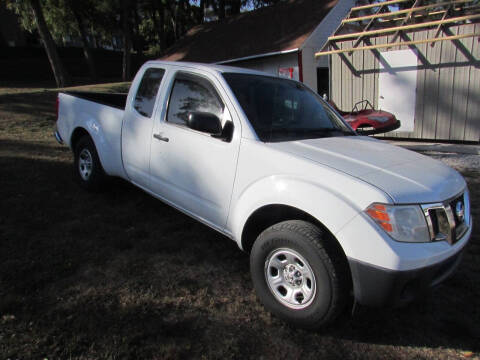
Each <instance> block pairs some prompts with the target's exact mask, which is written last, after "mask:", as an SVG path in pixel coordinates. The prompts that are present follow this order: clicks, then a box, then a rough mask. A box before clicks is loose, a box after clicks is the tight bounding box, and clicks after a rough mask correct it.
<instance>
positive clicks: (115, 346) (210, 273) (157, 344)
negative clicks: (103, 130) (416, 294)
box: [0, 141, 480, 358]
mask: <svg viewBox="0 0 480 360" xmlns="http://www.w3.org/2000/svg"><path fill="white" fill-rule="evenodd" d="M52 148H55V147H52ZM8 149H9V152H8V154H7V152H6V151H5V150H8ZM0 150H2V151H1V152H0V168H1V169H2V172H1V173H0V196H1V199H2V202H1V204H0V209H1V214H2V216H1V219H0V237H1V238H2V241H1V242H0V314H13V315H15V317H16V319H17V320H16V322H15V323H13V322H12V323H6V326H7V328H9V329H10V328H12V329H17V330H16V331H20V329H25V328H29V327H30V328H31V331H30V332H28V334H26V335H25V336H27V337H28V339H29V342H30V343H31V344H32V345H31V349H32V354H33V355H32V356H34V354H39V355H41V356H43V354H44V353H45V349H46V348H52V349H54V350H52V354H53V355H55V356H58V357H66V356H67V355H68V354H69V353H68V351H70V353H73V354H75V353H76V354H82V353H84V352H85V351H86V350H87V348H88V346H93V348H94V349H95V351H96V353H97V354H102V355H105V356H106V354H109V353H110V354H117V355H118V356H127V357H128V356H138V357H147V356H149V355H150V356H152V354H157V355H158V354H164V355H165V356H166V357H168V356H170V357H175V358H178V357H191V356H193V357H195V356H198V357H199V356H201V355H204V354H206V355H207V357H224V356H226V355H227V354H230V355H232V354H244V355H245V357H259V356H264V357H265V358H274V357H276V356H279V355H282V354H283V355H284V357H293V358H298V357H306V358H310V357H313V356H319V357H322V354H323V355H324V357H325V356H330V357H337V356H342V357H345V358H363V357H382V356H383V355H385V356H389V354H390V355H391V351H392V349H393V348H392V347H393V346H404V347H422V348H424V347H427V348H432V349H436V348H451V349H454V350H472V351H480V346H479V344H480V341H479V339H480V328H479V323H480V321H479V320H480V313H479V309H480V300H479V299H480V289H479V288H478V284H479V283H480V275H479V274H480V271H479V265H478V263H477V261H476V260H475V257H476V256H477V255H478V254H479V253H480V251H479V247H480V241H479V237H478V235H475V236H474V237H473V238H472V244H471V246H470V249H469V250H471V251H470V252H469V253H467V255H466V256H465V258H464V261H463V264H462V265H461V267H460V268H459V270H458V271H457V273H455V275H454V276H453V278H451V279H450V280H449V281H448V282H446V283H445V284H444V285H442V286H440V287H439V288H437V289H435V290H434V291H433V293H432V294H431V295H430V296H428V297H426V298H424V299H422V300H421V301H417V302H415V303H413V304H411V305H409V306H408V307H406V308H402V309H394V310H385V309H384V310H377V309H367V308H363V307H360V308H359V309H357V310H356V311H355V313H354V315H353V317H350V316H348V315H345V317H344V318H343V319H341V320H342V321H341V323H339V324H337V325H335V326H332V327H330V328H327V329H325V330H323V331H321V332H311V331H304V330H298V329H293V328H291V327H289V326H287V325H285V324H284V323H283V322H281V321H280V320H278V319H276V318H274V317H272V316H270V315H269V314H268V313H267V312H266V311H265V310H264V309H263V307H262V306H261V304H260V303H259V301H258V300H257V298H256V296H255V295H254V292H253V288H252V283H251V281H250V275H249V264H248V255H247V254H244V253H242V252H241V251H240V250H238V248H237V246H236V244H235V243H234V242H232V241H230V240H229V239H227V238H225V237H224V236H222V235H220V234H218V233H216V232H215V231H213V230H211V229H209V228H207V227H206V226H204V225H202V224H200V223H198V222H196V221H195V220H192V219H190V218H189V217H187V216H185V215H183V214H182V213H180V212H178V211H176V210H174V209H173V208H171V207H169V206H167V205H165V204H163V203H161V202H160V201H158V200H155V199H153V198H152V197H151V196H149V195H147V194H145V193H144V192H142V191H141V190H138V189H137V188H135V187H133V186H132V185H130V184H128V183H126V182H124V181H121V180H113V181H112V182H111V183H110V184H109V186H108V188H107V189H106V191H105V192H103V193H99V194H91V193H87V192H85V191H84V190H82V189H81V188H79V187H78V186H77V185H76V184H75V183H74V182H73V181H72V175H71V174H72V171H71V157H70V154H69V153H68V152H62V151H59V152H56V153H53V154H52V155H51V156H50V157H44V158H34V157H33V156H34V154H35V151H37V152H40V153H42V154H44V155H45V154H47V153H48V152H49V147H48V146H46V147H45V148H36V145H27V144H22V143H21V142H18V143H16V142H14V141H10V142H8V143H6V142H2V147H0ZM471 181H475V183H472V184H471V186H470V188H471V191H472V205H473V208H474V213H478V203H479V197H478V194H477V189H476V188H475V184H478V180H471ZM477 218H478V216H477ZM475 225H476V226H478V225H479V224H478V221H477V223H476V224H475ZM30 322H31V323H32V324H33V325H29V323H30ZM88 344H90V345H88ZM92 344H93V345H92ZM374 345H386V346H387V347H386V349H383V348H382V347H380V348H379V347H378V346H374ZM382 349H383V350H382ZM169 354H170V355H169ZM382 354H383V355H382ZM415 354H416V353H415V352H412V353H411V355H412V356H414V355H415ZM102 355H100V356H102ZM283 355H282V356H283ZM415 356H416V355H415Z"/></svg>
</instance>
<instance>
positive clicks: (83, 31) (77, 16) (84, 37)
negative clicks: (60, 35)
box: [67, 0, 97, 80]
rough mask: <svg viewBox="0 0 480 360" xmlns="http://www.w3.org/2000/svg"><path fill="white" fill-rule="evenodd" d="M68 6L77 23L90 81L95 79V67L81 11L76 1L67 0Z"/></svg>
mask: <svg viewBox="0 0 480 360" xmlns="http://www.w3.org/2000/svg"><path fill="white" fill-rule="evenodd" d="M67 1H68V5H69V7H70V11H71V12H72V14H73V16H74V18H75V21H76V23H77V27H78V33H79V34H80V39H81V40H82V47H83V54H84V56H85V60H86V61H87V64H88V68H89V70H90V77H91V78H92V80H96V79H97V70H96V67H95V62H94V60H93V53H92V50H91V49H90V46H89V44H88V36H87V30H86V28H85V22H84V21H83V14H82V13H81V10H80V9H79V6H78V5H79V3H78V1H75V0H67Z"/></svg>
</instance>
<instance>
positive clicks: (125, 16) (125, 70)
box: [122, 0, 132, 81]
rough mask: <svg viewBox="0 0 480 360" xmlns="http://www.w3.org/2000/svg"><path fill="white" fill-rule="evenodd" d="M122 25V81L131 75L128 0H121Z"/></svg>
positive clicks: (130, 35) (130, 36)
mask: <svg viewBox="0 0 480 360" xmlns="http://www.w3.org/2000/svg"><path fill="white" fill-rule="evenodd" d="M122 6H123V11H122V23H123V24H122V25H123V64H122V79H123V81H128V80H130V76H131V62H132V57H131V50H132V29H131V24H130V21H129V19H130V0H123V2H122Z"/></svg>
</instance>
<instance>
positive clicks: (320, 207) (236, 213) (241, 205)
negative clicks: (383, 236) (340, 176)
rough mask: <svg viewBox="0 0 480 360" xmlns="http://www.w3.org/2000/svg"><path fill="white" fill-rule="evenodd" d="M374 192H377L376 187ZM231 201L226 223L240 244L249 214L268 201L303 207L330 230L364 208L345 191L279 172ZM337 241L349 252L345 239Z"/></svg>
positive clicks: (336, 230) (268, 203)
mask: <svg viewBox="0 0 480 360" xmlns="http://www.w3.org/2000/svg"><path fill="white" fill-rule="evenodd" d="M370 191H372V192H374V191H373V190H370ZM375 193H376V194H378V192H377V191H375ZM259 194H261V195H262V196H259ZM376 197H378V195H377V196H376ZM233 204H234V207H233V208H232V211H231V216H230V217H229V219H228V223H227V227H228V228H229V229H231V231H232V234H233V238H234V239H235V241H237V244H238V245H239V247H240V248H241V247H242V246H241V239H242V231H243V228H244V226H245V224H246V222H247V220H248V218H249V217H250V215H251V214H253V213H254V212H255V211H256V210H257V209H259V208H261V207H264V206H267V205H288V206H291V207H294V208H297V209H299V210H302V211H304V212H306V213H308V214H310V215H311V216H313V217H314V218H316V219H317V220H318V221H319V222H320V223H322V224H323V225H324V226H325V227H326V228H327V229H328V230H329V231H330V232H331V233H332V234H335V233H337V232H338V231H340V230H341V229H342V228H343V227H344V226H345V225H346V224H348V222H350V221H351V220H352V219H353V218H354V217H355V216H356V215H357V214H358V213H359V212H360V211H362V210H363V209H360V208H358V206H355V205H354V203H353V202H352V201H350V200H349V199H348V197H347V196H345V194H340V193H338V192H335V191H332V188H326V187H325V186H322V184H318V183H313V182H310V181H307V180H304V179H297V178H293V177H291V176H279V175H274V176H268V177H265V178H262V179H259V180H258V181H256V182H254V183H253V184H250V185H249V186H248V187H247V188H246V189H245V190H244V191H243V192H242V193H241V194H240V195H239V196H238V198H237V199H236V200H235V201H234V202H233ZM340 245H341V246H342V248H343V250H344V252H345V253H346V254H347V256H348V254H349V253H350V252H351V250H350V245H349V244H348V243H347V242H346V241H343V242H342V243H341V244H340Z"/></svg>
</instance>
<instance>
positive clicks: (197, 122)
mask: <svg viewBox="0 0 480 360" xmlns="http://www.w3.org/2000/svg"><path fill="white" fill-rule="evenodd" d="M187 126H188V127H189V128H190V129H193V130H197V131H201V132H204V133H207V134H210V135H219V134H221V132H222V123H221V122H220V119H219V118H218V116H216V115H214V114H212V113H207V112H191V113H189V114H188V119H187Z"/></svg>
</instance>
